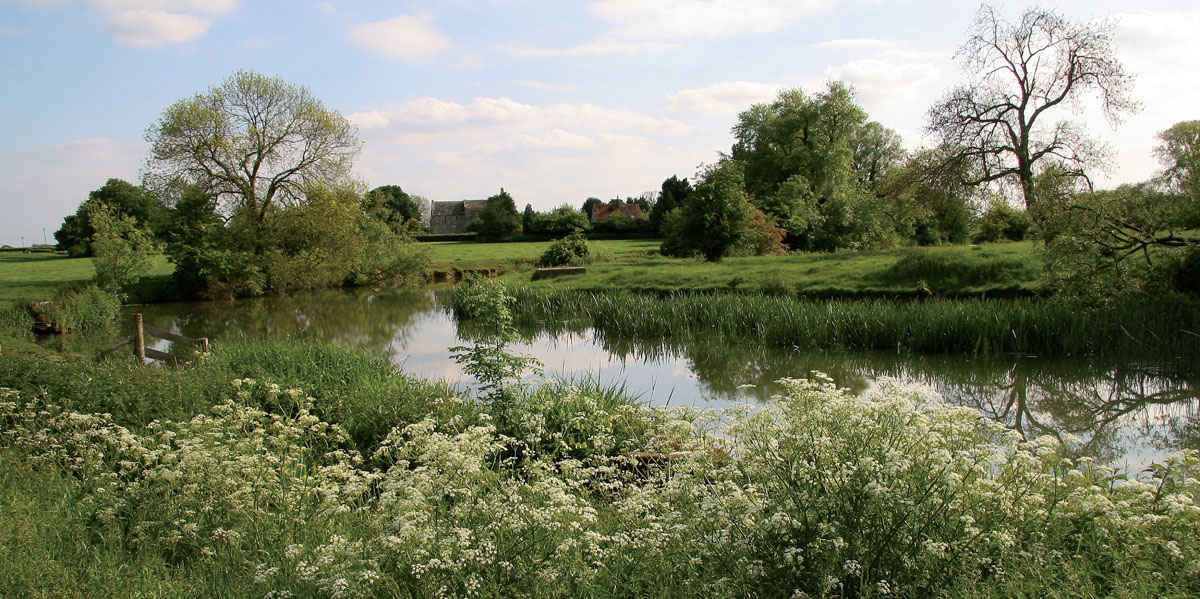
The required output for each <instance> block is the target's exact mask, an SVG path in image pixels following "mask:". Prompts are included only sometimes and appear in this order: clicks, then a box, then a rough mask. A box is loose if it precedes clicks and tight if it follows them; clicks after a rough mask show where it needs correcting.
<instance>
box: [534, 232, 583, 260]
mask: <svg viewBox="0 0 1200 599" xmlns="http://www.w3.org/2000/svg"><path fill="white" fill-rule="evenodd" d="M590 256H591V250H590V249H589V248H588V243H587V238H586V237H584V236H583V234H582V233H580V232H578V231H576V232H574V233H571V234H570V235H567V236H566V237H563V238H562V239H559V240H558V241H555V242H554V243H552V244H550V247H548V248H546V251H545V252H543V253H542V257H541V258H538V266H581V265H583V264H586V263H587V262H588V261H589V257H590Z"/></svg>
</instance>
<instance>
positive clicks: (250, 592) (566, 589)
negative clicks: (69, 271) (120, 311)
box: [0, 342, 1200, 597]
mask: <svg viewBox="0 0 1200 599" xmlns="http://www.w3.org/2000/svg"><path fill="white" fill-rule="evenodd" d="M5 358H6V359H5V360H4V361H2V362H0V365H2V367H3V370H0V385H8V386H12V385H17V386H19V387H21V391H19V392H18V391H0V394H2V395H0V505H3V506H5V507H4V518H0V541H2V542H0V595H3V596H22V597H26V596H28V597H64V596H65V597H71V596H79V597H84V596H86V597H118V596H185V595H186V596H209V597H246V596H272V597H285V596H288V597H327V596H328V597H440V596H448V595H451V596H464V597H472V596H479V597H484V596H487V597H572V596H587V597H629V596H670V597H742V596H757V597H794V596H808V597H897V596H899V597H929V596H946V597H962V596H970V597H1016V596H1056V597H1094V596H1125V597H1186V596H1194V595H1195V594H1196V593H1198V592H1200V583H1198V581H1200V560H1198V559H1197V558H1196V556H1197V555H1200V507H1197V506H1198V504H1200V483H1197V472H1198V471H1200V460H1198V459H1197V457H1196V455H1195V454H1194V452H1193V453H1185V454H1182V455H1180V456H1176V457H1174V458H1171V460H1170V461H1169V462H1168V463H1166V464H1164V465H1163V466H1162V467H1161V468H1158V469H1155V470H1154V471H1153V472H1152V473H1150V474H1148V478H1147V480H1145V481H1130V482H1124V483H1122V484H1116V482H1115V481H1116V479H1115V477H1114V475H1113V474H1112V473H1111V472H1110V471H1108V470H1106V469H1105V468H1103V467H1100V466H1097V465H1095V464H1093V463H1091V462H1088V461H1086V460H1081V461H1079V462H1073V461H1071V460H1069V459H1066V458H1064V457H1061V454H1060V452H1059V449H1060V448H1059V447H1057V446H1056V445H1055V444H1054V443H1052V442H1050V441H1048V440H1045V439H1041V440H1031V441H1022V440H1020V439H1018V438H1016V437H1015V435H1013V434H1011V433H1006V432H1005V431H1004V430H1003V429H1002V428H1001V427H1000V425H998V424H996V423H994V422H991V421H989V420H986V419H984V418H982V417H980V416H979V415H978V414H976V413H974V412H972V411H969V410H963V409H958V408H947V407H942V406H941V405H939V404H937V403H935V402H932V401H931V400H932V398H929V397H926V396H921V395H919V394H917V392H915V391H913V390H907V389H901V388H891V387H885V388H883V389H881V391H880V393H879V394H878V395H877V396H875V397H874V398H872V399H871V400H869V401H866V402H864V401H862V400H860V399H859V398H856V397H854V396H851V395H848V394H846V393H843V392H841V391H838V390H836V389H834V388H833V387H831V386H830V385H828V384H826V383H824V382H822V381H820V380H818V381H811V382H794V383H792V384H789V385H787V386H786V387H785V392H784V395H783V396H782V397H781V398H779V399H778V400H777V401H776V402H774V403H772V404H771V405H769V406H768V407H767V408H765V409H763V410H761V411H759V412H757V413H755V414H745V415H742V416H737V415H729V416H728V419H727V421H726V423H725V425H724V427H723V428H721V429H719V430H720V433H719V434H718V435H716V436H710V435H709V434H708V433H706V432H705V431H709V430H712V428H711V426H697V424H698V421H697V419H696V418H697V416H696V415H695V414H691V413H688V412H685V411H678V410H667V409H651V408H645V407H641V406H638V405H635V404H633V403H632V402H630V401H629V400H628V399H625V398H621V397H619V396H614V394H613V393H612V392H611V389H610V390H608V391H605V390H597V389H575V388H570V387H564V386H555V385H548V386H544V387H541V388H538V389H526V390H523V391H522V390H514V394H513V395H512V396H511V399H510V400H509V401H507V402H506V403H505V404H504V405H503V407H501V406H498V405H492V404H487V403H471V402H468V401H466V400H464V399H462V398H459V397H456V396H454V395H453V394H452V393H448V392H447V390H446V389H445V388H444V387H442V386H439V385H436V384H434V385H430V384H427V383H420V382H417V381H412V380H411V379H409V378H407V377H404V376H403V375H400V374H398V373H395V372H393V371H391V370H390V367H388V366H387V365H386V364H384V363H380V362H378V361H375V360H373V359H371V358H367V357H363V356H360V355H357V354H354V353H352V352H347V351H345V350H340V349H338V348H336V347H333V346H328V345H325V344H320V343H303V342H289V343H282V344H281V343H276V342H267V343H259V342H255V343H245V344H227V345H225V346H223V347H221V348H220V349H219V351H218V352H217V353H215V354H214V355H213V356H211V357H210V358H209V359H208V360H206V361H202V362H200V363H198V364H196V365H194V366H190V367H184V368H152V367H151V368H131V367H129V366H125V365H121V364H114V363H109V364H81V363H74V362H61V361H56V360H46V359H39V358H23V359H24V360H27V361H24V362H21V363H16V362H14V361H13V360H11V359H10V358H13V356H5ZM31 372H32V373H39V376H40V377H41V378H39V379H37V380H28V378H27V377H28V373H31ZM246 376H252V377H254V380H247V379H246V378H245V377H246ZM225 377H235V378H225ZM239 377H240V378H239ZM276 383H278V385H276ZM292 385H304V386H305V391H307V393H306V392H302V391H299V390H294V391H293V390H292Z"/></svg>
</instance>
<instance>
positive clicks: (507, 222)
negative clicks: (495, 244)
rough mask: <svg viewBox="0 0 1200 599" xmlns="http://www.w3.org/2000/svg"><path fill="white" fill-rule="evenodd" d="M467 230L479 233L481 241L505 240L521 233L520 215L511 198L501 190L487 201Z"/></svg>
mask: <svg viewBox="0 0 1200 599" xmlns="http://www.w3.org/2000/svg"><path fill="white" fill-rule="evenodd" d="M467 228H468V229H469V230H471V231H475V232H477V233H479V237H480V238H481V239H485V240H489V241H495V240H500V239H505V238H508V237H512V236H513V235H517V234H520V233H521V215H520V213H518V212H517V205H516V203H514V202H513V198H512V196H511V195H508V192H507V191H504V190H503V189H501V190H500V193H498V194H496V195H494V196H491V197H489V198H488V199H487V204H485V205H484V207H483V210H481V211H480V212H479V218H478V219H477V220H475V222H473V223H471V224H470V225H469V226H468V227H467Z"/></svg>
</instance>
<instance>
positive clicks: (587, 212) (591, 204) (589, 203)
mask: <svg viewBox="0 0 1200 599" xmlns="http://www.w3.org/2000/svg"><path fill="white" fill-rule="evenodd" d="M603 203H604V202H603V201H601V200H600V198H588V199H587V200H584V202H583V208H582V210H583V214H584V216H586V217H588V220H589V221H590V220H592V209H593V208H595V207H596V206H598V205H600V204H603Z"/></svg>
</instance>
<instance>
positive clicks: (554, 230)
mask: <svg viewBox="0 0 1200 599" xmlns="http://www.w3.org/2000/svg"><path fill="white" fill-rule="evenodd" d="M537 220H538V231H537V232H538V233H543V234H546V235H551V236H554V237H562V236H565V235H569V234H571V233H574V232H575V231H586V230H588V229H589V228H591V223H590V222H589V221H588V217H586V216H584V214H583V212H580V211H579V210H576V209H575V208H574V207H572V206H571V205H570V204H563V205H561V206H559V207H558V208H555V209H554V210H552V211H550V212H549V213H547V214H542V215H538V219H537Z"/></svg>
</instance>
